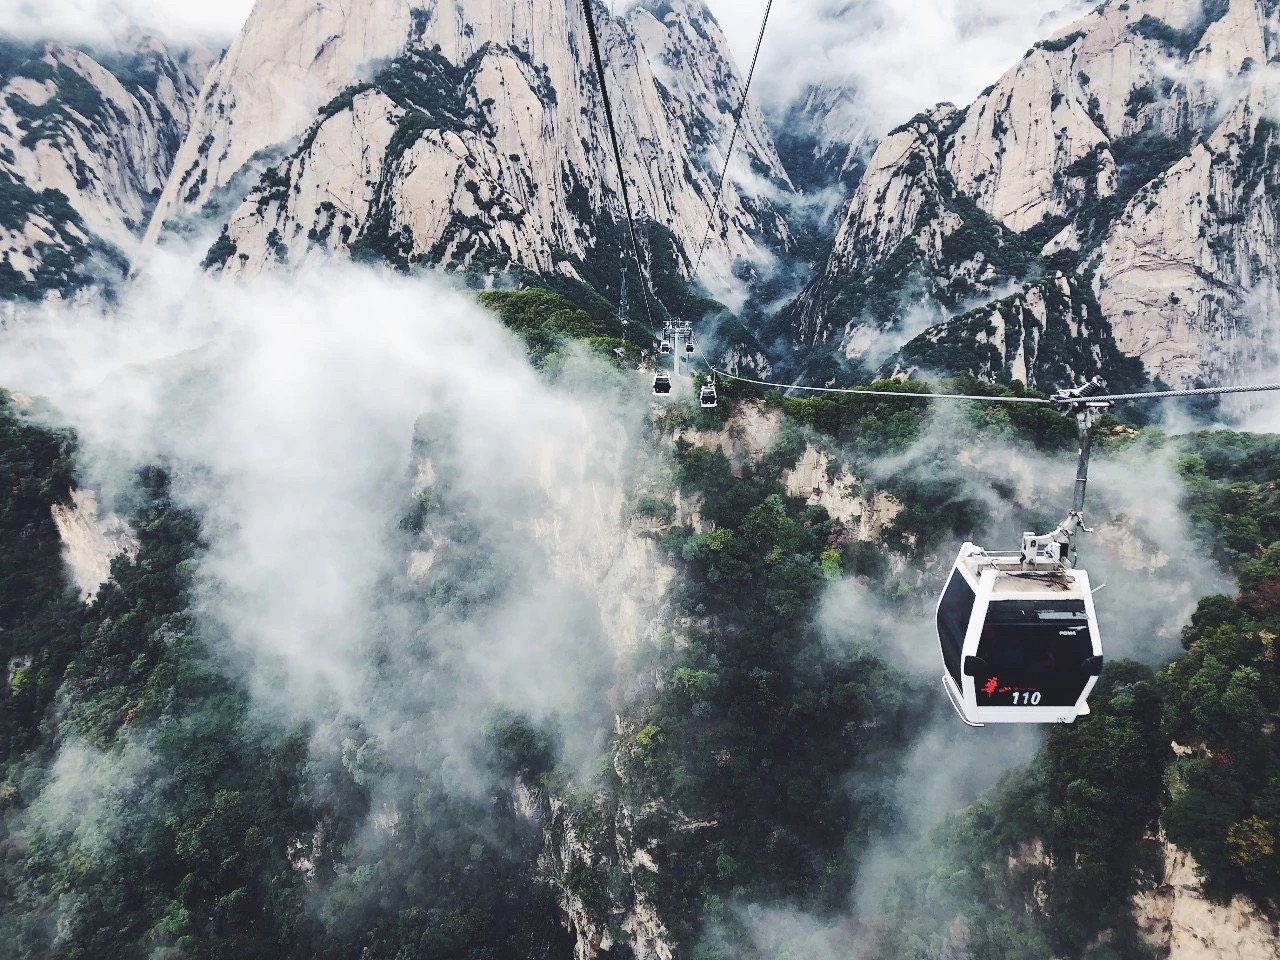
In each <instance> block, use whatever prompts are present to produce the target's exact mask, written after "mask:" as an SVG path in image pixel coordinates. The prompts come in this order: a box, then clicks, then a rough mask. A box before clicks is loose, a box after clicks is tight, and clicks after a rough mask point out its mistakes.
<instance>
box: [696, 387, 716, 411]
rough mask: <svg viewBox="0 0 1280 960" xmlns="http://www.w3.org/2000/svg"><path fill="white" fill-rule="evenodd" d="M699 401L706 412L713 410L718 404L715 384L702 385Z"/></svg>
mask: <svg viewBox="0 0 1280 960" xmlns="http://www.w3.org/2000/svg"><path fill="white" fill-rule="evenodd" d="M699 400H700V402H701V403H702V406H703V407H704V408H705V409H708V410H711V409H713V408H714V407H715V406H716V405H717V404H718V403H719V398H718V397H717V396H716V387H715V384H713V383H706V384H703V386H702V392H701V394H700V396H699Z"/></svg>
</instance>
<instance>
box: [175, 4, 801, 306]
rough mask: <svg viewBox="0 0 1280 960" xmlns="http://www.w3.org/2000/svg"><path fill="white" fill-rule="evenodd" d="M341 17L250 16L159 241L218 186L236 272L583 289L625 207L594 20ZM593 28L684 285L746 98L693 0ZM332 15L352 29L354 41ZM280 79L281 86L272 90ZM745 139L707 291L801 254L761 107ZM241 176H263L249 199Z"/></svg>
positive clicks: (638, 172) (183, 158)
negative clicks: (455, 278)
mask: <svg viewBox="0 0 1280 960" xmlns="http://www.w3.org/2000/svg"><path fill="white" fill-rule="evenodd" d="M347 6H348V5H347V4H343V3H335V2H322V3H318V4H315V3H306V4H303V3H300V2H296V0H272V2H270V3H265V2H260V3H259V4H258V5H257V7H256V8H255V11H254V15H253V17H251V18H250V21H249V22H248V23H247V24H246V26H245V29H244V31H243V33H242V34H241V36H240V37H239V38H238V39H237V41H236V43H235V44H233V46H232V47H231V49H230V50H229V51H228V53H227V55H226V57H225V58H224V60H223V62H222V63H221V64H220V65H219V67H218V68H217V69H216V70H215V71H214V72H213V74H211V76H210V78H209V82H208V84H207V85H206V87H205V90H204V93H203V94H202V98H201V105H200V108H199V110H198V111H197V119H196V122H195V125H194V127H193V129H192V132H191V134H190V135H189V136H188V138H187V141H186V143H185V144H184V146H183V149H182V152H181V154H180V155H179V159H178V163H177V165H176V170H175V175H174V177H173V179H172V180H171V182H170V183H169V185H168V187H167V188H166V191H165V197H164V199H163V200H162V203H161V207H160V210H159V211H158V213H157V216H156V218H155V221H154V223H153V226H152V231H151V232H152V236H153V237H154V236H156V235H158V233H159V230H160V228H161V227H162V225H163V223H164V222H166V221H168V220H171V219H173V218H175V217H179V216H183V215H191V214H195V213H197V212H198V211H200V210H201V209H202V208H203V207H204V206H205V205H206V204H208V202H209V201H210V200H211V199H212V198H214V197H215V196H216V194H217V192H218V191H219V190H221V191H223V193H224V194H228V199H229V200H230V201H231V205H230V206H229V207H227V208H226V209H227V211H228V216H227V222H226V229H225V231H224V233H223V237H222V239H221V240H220V241H219V244H218V245H216V246H215V249H214V250H213V251H211V256H210V260H209V263H210V264H211V265H214V266H220V267H222V268H224V269H227V270H229V271H231V272H233V273H239V272H256V271H259V270H262V269H264V268H266V267H268V266H270V265H271V264H273V263H275V262H278V261H279V262H288V263H300V262H303V261H306V260H308V259H313V258H317V257H320V258H323V257H328V256H333V255H335V254H337V255H344V254H348V253H350V252H352V251H354V252H356V253H357V255H361V256H364V255H373V256H375V257H377V258H380V259H387V260H390V261H391V262H393V263H397V264H401V265H407V264H409V263H430V264H440V265H444V266H446V267H450V268H454V269H468V270H480V271H481V272H483V271H485V270H489V269H493V268H504V267H507V266H511V265H515V266H518V267H519V268H520V269H524V270H529V271H533V272H535V273H539V274H559V275H562V276H566V277H571V278H575V279H584V278H585V274H584V266H583V264H584V263H585V261H586V259H587V257H588V254H589V253H590V251H591V250H593V249H594V248H595V246H596V245H597V244H598V243H600V242H601V239H602V236H603V235H604V234H607V233H609V232H610V231H612V230H613V229H614V228H613V227H611V226H610V223H616V222H617V221H618V220H619V219H620V216H621V208H620V204H619V200H618V193H617V187H616V172H615V171H614V170H613V164H612V158H611V157H610V156H609V155H608V151H607V150H606V149H604V148H603V147H604V142H603V140H602V138H603V130H604V126H603V112H602V107H601V100H600V95H599V91H598V90H597V89H596V84H595V80H594V76H593V74H592V71H591V67H590V60H589V57H590V53H589V48H588V45H587V43H586V32H585V23H584V22H583V21H582V16H581V11H580V10H579V9H578V8H576V7H575V6H574V5H572V4H568V5H564V4H559V5H557V4H544V3H539V2H534V0H521V2H515V3H512V2H498V0H467V2H460V3H454V4H434V3H433V4H427V5H425V6H412V5H410V4H408V3H405V2H393V0H380V2H379V3H376V4H373V5H370V6H367V7H365V8H362V9H361V10H360V11H358V12H356V11H350V10H347V9H346V8H347ZM597 17H598V20H599V25H600V33H601V43H602V47H603V50H604V55H605V57H606V58H607V61H608V71H609V82H610V85H611V86H613V87H614V88H615V93H614V96H615V99H616V101H617V103H618V104H619V107H620V108H619V110H618V111H617V112H618V115H619V117H618V119H619V123H620V131H619V134H620V139H621V143H622V150H623V153H624V157H625V163H626V166H627V177H628V179H629V181H630V186H631V188H632V194H633V196H634V197H635V199H636V203H637V205H638V213H639V215H640V216H642V217H643V218H644V219H646V220H650V221H652V222H653V223H654V224H656V225H658V227H660V228H661V230H662V231H667V232H669V234H670V235H671V236H672V238H673V240H674V243H675V247H674V250H675V251H676V260H677V269H679V270H681V271H683V272H685V273H687V272H689V270H690V269H691V265H692V261H693V260H694V258H695V256H696V248H697V246H698V245H699V244H700V243H701V241H702V236H703V233H704V231H705V226H706V220H707V212H708V210H709V207H710V203H711V200H712V197H713V195H714V188H715V184H716V182H717V179H718V177H719V169H720V166H721V165H722V163H723V158H724V147H725V146H726V145H727V141H728V137H729V128H730V125H731V123H732V113H733V111H734V109H735V108H736V101H737V98H738V97H739V96H740V91H741V80H739V79H738V77H737V72H736V68H735V67H734V65H733V62H732V59H731V57H730V56H729V54H728V49H727V44H726V42H725V39H724V36H723V34H722V33H721V32H720V30H719V27H718V26H717V25H716V24H715V21H714V19H713V18H712V17H711V16H710V14H709V12H708V11H707V9H706V7H705V5H704V4H702V3H701V2H700V0H672V2H662V3H657V2H651V3H641V4H639V5H637V6H635V7H633V8H632V9H631V10H630V11H629V12H628V14H627V16H626V17H625V18H613V17H611V16H609V14H608V12H607V11H606V9H605V8H604V7H603V5H601V6H600V7H599V9H598V10H597ZM330 19H333V20H334V21H335V22H336V21H341V22H342V23H344V24H345V30H344V32H343V34H342V36H341V38H336V34H334V35H331V33H330V27H329V26H328V25H327V24H329V22H330ZM267 76H271V77H272V78H273V80H272V89H271V90H260V89H259V87H260V86H261V85H262V84H263V83H264V82H265V81H264V80H263V78H264V77H267ZM277 77H282V78H283V79H280V80H277V79H274V78H277ZM294 86H297V87H298V88H305V89H306V91H307V94H306V96H305V97H297V96H294V95H293V94H292V93H290V90H291V89H292V88H293V87H294ZM741 142H742V143H743V144H745V155H746V156H747V157H748V164H749V175H747V176H743V177H739V179H740V180H741V181H742V182H743V183H744V184H745V186H742V187H739V186H731V188H730V189H729V190H727V191H726V196H725V202H724V213H723V226H724V227H725V232H726V234H727V240H723V241H718V242H717V244H716V247H715V249H714V250H712V251H711V253H710V255H709V257H708V271H709V276H710V278H711V279H712V281H713V282H715V281H716V280H717V279H718V280H719V281H721V282H724V281H727V280H728V279H729V277H730V274H731V271H732V270H733V268H734V264H735V263H736V262H738V261H741V260H743V259H747V260H751V259H756V258H759V257H761V256H763V255H765V254H764V252H763V251H764V248H765V247H767V246H768V245H769V244H785V243H786V226H785V222H784V220H783V219H782V217H781V215H780V214H778V213H777V212H776V211H775V210H774V209H773V205H772V202H771V201H770V200H769V196H770V194H771V193H772V192H773V191H776V190H781V191H783V192H787V191H790V189H791V185H790V181H789V179H788V178H787V175H786V172H785V170H784V169H783V167H782V164H781V161H780V160H779V158H778V155H777V151H776V149H775V148H774V145H773V141H772V138H771V136H770V135H769V131H768V128H767V127H766V126H765V124H764V122H763V120H762V119H761V118H760V117H759V115H758V114H757V113H756V112H755V111H754V110H752V111H750V112H749V113H748V115H747V117H746V118H745V120H744V136H743V139H742V141H741ZM254 158H256V160H254ZM251 160H253V161H254V162H252V163H251V162H250V161H251ZM246 174H247V175H249V176H250V177H251V178H255V177H259V176H261V179H260V181H259V183H258V184H257V186H256V187H252V188H251V189H249V190H248V193H249V195H248V196H247V198H244V200H243V203H241V202H240V200H239V198H241V197H244V192H245V191H244V190H243V189H241V188H240V187H239V186H238V181H237V180H236V178H237V177H239V178H241V179H243V178H244V177H245V176H246ZM754 181H759V182H758V183H755V182H754ZM249 184H252V179H250V180H249ZM762 245H763V246H762Z"/></svg>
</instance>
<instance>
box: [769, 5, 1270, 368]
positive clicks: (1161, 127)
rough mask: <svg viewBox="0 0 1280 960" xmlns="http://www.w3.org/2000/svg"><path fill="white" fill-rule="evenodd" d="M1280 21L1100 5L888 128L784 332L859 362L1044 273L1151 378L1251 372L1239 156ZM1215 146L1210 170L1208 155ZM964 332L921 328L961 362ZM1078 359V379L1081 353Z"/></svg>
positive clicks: (1259, 103)
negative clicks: (999, 69)
mask: <svg viewBox="0 0 1280 960" xmlns="http://www.w3.org/2000/svg"><path fill="white" fill-rule="evenodd" d="M1276 16H1277V4H1276V3H1275V2H1274V0H1208V2H1201V0H1130V2H1109V3H1104V4H1102V5H1100V6H1099V7H1098V8H1096V9H1095V10H1094V11H1092V12H1091V13H1089V14H1087V15H1086V16H1085V17H1083V18H1082V19H1080V20H1079V21H1077V22H1076V23H1074V24H1071V25H1070V26H1068V27H1066V28H1064V29H1062V30H1061V31H1059V32H1058V33H1057V34H1056V35H1054V36H1053V37H1051V38H1049V39H1047V40H1044V41H1041V42H1039V43H1037V44H1036V45H1035V46H1034V47H1033V48H1032V49H1031V50H1029V51H1028V52H1027V54H1026V56H1025V57H1024V58H1023V59H1022V60H1021V61H1020V62H1019V63H1018V64H1016V65H1015V66H1014V67H1013V68H1011V69H1010V70H1009V71H1008V72H1007V73H1005V75H1004V76H1003V77H1001V78H999V79H998V80H997V81H996V82H995V83H994V84H993V85H992V86H991V87H989V88H988V89H987V90H985V91H984V92H983V93H982V94H981V95H980V96H979V97H978V99H977V100H975V101H974V103H972V104H971V105H969V106H968V107H967V108H965V109H964V110H963V111H960V112H958V113H956V114H947V116H948V118H949V119H947V120H946V121H945V122H944V123H943V124H942V125H940V126H938V127H937V129H936V130H934V129H928V130H926V128H924V127H918V125H911V124H909V125H908V126H907V127H905V128H903V129H902V130H900V131H897V132H895V133H894V134H893V135H891V136H890V137H889V138H888V139H887V140H885V141H884V143H882V144H881V146H880V148H879V150H878V151H877V153H876V155H875V156H874V157H873V158H872V161H871V163H870V166H869V169H868V171H867V174H866V176H865V178H864V180H863V181H862V183H861V185H860V186H859V188H858V190H857V191H856V193H855V195H854V196H853V198H852V200H851V201H850V203H849V204H848V206H847V207H846V209H845V212H844V216H843V219H842V225H841V227H840V229H839V232H838V234H837V238H836V241H835V243H834V245H833V249H832V252H831V254H830V257H829V259H828V261H827V263H826V265H825V268H824V269H823V270H822V272H821V274H820V275H819V277H818V278H816V279H815V280H814V281H813V282H812V283H811V284H810V286H809V288H808V289H807V290H806V291H805V292H804V294H802V296H801V297H800V298H799V300H798V301H797V302H796V304H795V305H794V306H793V308H792V310H791V315H792V316H793V317H794V318H795V322H794V327H795V331H796V337H797V339H798V340H800V341H801V342H822V341H826V340H830V339H833V338H838V339H839V341H840V343H841V348H842V350H843V352H845V353H847V354H848V355H850V356H852V357H854V358H865V356H866V355H867V345H868V344H869V343H872V342H879V341H880V340H881V339H882V338H883V337H884V336H888V337H890V338H892V337H894V336H896V335H899V332H901V331H903V330H904V329H905V328H904V326H903V322H904V318H905V317H906V316H907V314H908V313H912V314H913V315H916V314H918V308H924V309H932V310H937V309H939V308H940V309H941V310H943V311H944V312H949V313H950V314H951V315H955V314H957V313H960V312H963V311H964V310H967V309H973V308H976V307H978V306H980V304H981V298H982V297H984V296H985V297H987V298H991V297H994V296H999V295H1000V294H1001V292H1002V290H1001V286H1002V285H1003V284H1008V283H1010V282H1023V281H1027V280H1034V279H1035V278H1036V277H1037V276H1040V275H1042V274H1043V273H1045V272H1046V271H1055V270H1057V271H1066V272H1068V273H1075V274H1076V275H1077V276H1078V277H1079V278H1080V279H1081V280H1084V281H1086V282H1087V284H1088V285H1089V286H1091V287H1092V288H1093V290H1094V292H1095V295H1096V298H1097V300H1098V302H1099V304H1100V309H1101V316H1100V318H1099V322H1101V323H1102V324H1105V325H1108V326H1111V327H1113V328H1114V330H1115V338H1116V343H1117V345H1118V347H1119V349H1120V351H1121V352H1122V353H1124V354H1129V355H1134V356H1139V357H1141V358H1142V360H1143V362H1144V364H1145V368H1146V370H1147V373H1148V374H1149V375H1151V376H1158V377H1162V378H1165V379H1170V380H1173V381H1176V382H1186V381H1189V380H1195V379H1197V378H1206V379H1211V378H1214V377H1217V376H1220V375H1222V374H1224V373H1225V372H1226V371H1227V370H1229V369H1230V364H1229V363H1228V362H1227V360H1226V358H1228V357H1235V358H1245V357H1247V358H1250V359H1249V364H1250V365H1252V366H1254V367H1257V366H1258V365H1264V364H1265V362H1266V361H1265V360H1264V357H1263V355H1264V354H1265V353H1266V351H1265V350H1263V349H1260V347H1261V345H1262V342H1263V340H1264V339H1265V338H1264V337H1263V335H1262V331H1261V327H1260V326H1259V324H1258V323H1257V322H1256V321H1254V320H1250V319H1249V318H1247V317H1246V316H1245V313H1249V312H1251V308H1250V307H1249V306H1248V305H1250V304H1254V303H1257V302H1260V300H1261V302H1266V303H1270V302H1271V301H1272V299H1274V297H1273V295H1272V294H1271V293H1270V292H1269V291H1270V290H1271V287H1270V286H1268V285H1269V284H1272V283H1273V280H1272V279H1271V278H1272V277H1274V275H1275V270H1276V269H1277V266H1280V263H1278V259H1280V258H1278V257H1277V254H1276V253H1275V250H1276V248H1275V247H1274V246H1272V247H1268V243H1269V237H1270V231H1269V228H1268V227H1267V224H1268V223H1269V221H1270V218H1271V217H1272V216H1274V213H1275V211H1274V207H1273V200H1272V198H1271V197H1269V195H1268V194H1267V191H1266V188H1265V185H1261V186H1260V184H1263V183H1264V181H1265V180H1266V178H1265V177H1262V178H1261V179H1259V178H1252V179H1251V178H1250V177H1249V176H1248V175H1246V174H1245V173H1243V172H1242V171H1241V170H1239V169H1236V164H1237V160H1238V159H1239V157H1238V154H1241V152H1242V150H1241V149H1238V146H1239V145H1240V144H1252V145H1253V146H1252V150H1253V153H1254V154H1259V151H1261V153H1260V154H1259V155H1264V156H1265V155H1268V154H1267V151H1268V150H1269V149H1270V148H1269V147H1268V146H1266V145H1265V144H1266V143H1269V142H1270V136H1271V133H1270V129H1269V128H1262V127H1260V126H1259V122H1260V120H1261V118H1263V117H1264V116H1265V113H1266V109H1267V108H1266V107H1264V106H1263V104H1264V103H1274V97H1271V96H1269V95H1268V94H1259V93H1257V92H1256V91H1258V90H1262V89H1267V88H1268V87H1269V86H1270V85H1271V84H1273V82H1274V81H1273V80H1272V79H1270V78H1271V77H1272V73H1273V71H1274V70H1276V69H1277V68H1276V67H1275V66H1273V65H1272V64H1271V63H1270V61H1271V59H1272V58H1273V57H1274V56H1275V54H1276V51H1277V46H1278V43H1280V41H1278V37H1277V24H1276ZM1250 103H1253V108H1252V109H1250V108H1249V106H1248V104H1250ZM922 130H926V132H923V133H922V132H920V131H922ZM1260 143H1261V144H1263V145H1262V146H1259V145H1258V144H1260ZM1214 144H1217V146H1214ZM1232 144H1235V145H1236V146H1231V145H1232ZM1224 151H1225V153H1224ZM1244 152H1247V151H1244ZM1228 155H1229V156H1230V158H1231V159H1229V160H1225V161H1219V162H1218V164H1217V166H1216V168H1214V169H1217V170H1218V171H1219V172H1218V173H1216V174H1214V173H1211V167H1213V164H1211V163H1210V161H1209V157H1210V156H1219V157H1222V156H1228ZM1250 162H1252V161H1250ZM1227 167H1231V168H1232V170H1233V172H1232V173H1231V174H1230V175H1229V176H1228V177H1227V178H1226V179H1224V178H1223V174H1222V172H1221V171H1223V170H1225V169H1226V168H1227ZM1197 171H1199V172H1197ZM1215 177H1216V179H1214V178H1215ZM1228 184H1229V186H1228ZM1242 189H1245V190H1247V191H1250V192H1247V193H1244V194H1242V193H1241V190H1242ZM1197 197H1198V198H1199V200H1197ZM1210 197H1212V198H1213V200H1212V203H1210V200H1209V198H1210ZM1175 204H1177V205H1180V206H1179V208H1178V209H1175ZM1166 210H1167V213H1166V212H1165V211H1166ZM1196 210H1202V211H1203V215H1204V216H1203V218H1202V219H1196V218H1195V216H1194V215H1193V214H1188V211H1196ZM1228 210H1230V211H1232V212H1230V213H1225V212H1224V211H1228ZM1223 216H1226V217H1228V218H1233V219H1231V220H1230V221H1229V223H1224V222H1223V220H1222V217H1223ZM1211 238H1212V244H1213V249H1212V250H1210V248H1209V243H1210V240H1211ZM944 245H945V246H946V247H947V249H946V250H944V249H943V246H944ZM1072 282H1073V283H1075V282H1076V281H1072ZM1077 286H1078V284H1077ZM975 299H976V300H977V302H975ZM1242 311H1243V312H1242ZM1254 312H1256V311H1254ZM937 319H938V321H939V322H941V321H942V320H944V319H945V316H939V317H938V318H937ZM1053 322H1054V323H1061V324H1068V323H1069V322H1070V317H1068V316H1065V315H1064V316H1062V317H1057V318H1054V321H1053ZM972 329H974V328H973V327H972V325H966V324H950V325H949V326H947V327H946V328H940V329H939V330H936V331H933V332H931V333H930V334H929V336H930V337H931V338H932V339H931V342H933V343H943V344H944V345H945V344H950V346H948V347H947V349H946V350H944V351H943V353H944V354H946V355H948V356H953V357H955V358H957V363H958V364H959V368H961V369H974V368H976V367H981V366H983V363H981V362H979V361H978V354H979V353H981V350H979V349H978V346H977V344H976V343H973V342H970V343H969V346H968V347H966V348H963V349H962V348H961V347H960V346H959V345H958V344H956V343H951V342H950V341H949V340H948V338H949V337H953V336H961V337H962V338H963V337H965V336H968V334H962V333H961V331H963V330H969V331H971V330H972ZM908 332H914V331H908ZM966 349H968V350H969V351H970V352H969V353H968V354H965V350H966ZM983 349H985V348H983ZM973 351H977V352H976V353H975V352H973ZM930 352H931V353H932V354H933V355H935V356H937V355H938V352H937V351H936V350H931V351H930ZM962 354H964V355H965V356H966V357H967V358H968V359H965V360H964V361H963V362H961V361H960V359H959V358H960V357H961V355H962ZM1078 360H1079V364H1078V365H1077V366H1076V367H1071V365H1068V369H1069V370H1073V371H1074V372H1075V373H1076V374H1080V373H1083V371H1084V369H1085V368H1086V367H1088V366H1089V363H1090V361H1089V358H1088V357H1087V356H1086V355H1085V354H1080V355H1079V356H1078ZM997 366H999V365H997ZM1041 372H1042V373H1044V372H1045V371H1041ZM1118 375H1120V376H1127V374H1123V373H1118ZM1032 379H1033V380H1034V379H1035V376H1034V375H1032Z"/></svg>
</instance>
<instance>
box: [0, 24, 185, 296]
mask: <svg viewBox="0 0 1280 960" xmlns="http://www.w3.org/2000/svg"><path fill="white" fill-rule="evenodd" d="M208 66H209V57H208V55H207V54H206V53H204V52H203V51H201V50H189V51H185V52H173V51H170V50H168V49H167V48H166V47H165V46H164V45H163V44H162V43H160V42H159V41H157V40H155V39H153V38H150V37H135V38H133V39H130V40H128V41H126V42H123V43H121V44H120V49H119V50H116V51H109V52H101V53H93V54H91V53H89V52H86V51H85V50H81V49H77V48H75V47H71V46H68V45H66V44H61V43H42V44H35V45H31V44H27V43H18V42H11V41H6V40H3V39H0V298H4V299H10V298H21V299H26V300H38V299H41V298H43V297H45V296H48V295H56V296H67V295H71V294H73V293H74V292H75V291H77V290H80V289H83V288H84V287H86V286H88V285H89V284H91V283H94V282H107V283H111V282H113V281H119V280H121V279H122V278H123V273H124V271H125V270H126V269H127V265H128V263H129V262H130V261H131V260H132V259H133V256H134V248H135V247H136V245H137V237H138V235H139V234H140V233H141V232H142V229H143V227H144V226H145V224H146V223H147V220H148V219H149V217H150V215H151V211H152V210H153V209H154V207H155V204H156V199H157V197H158V196H159V194H160V191H161V189H162V188H163V186H164V183H165V181H166V179H167V178H168V175H169V170H170V168H171V166H172V163H173V158H174V155H175V154H176V153H177V151H178V147H179V145H180V144H181V142H182V138H183V136H184V135H185V134H186V130H187V126H188V124H189V122H190V115H191V109H192V107H193V105H194V103H195V99H196V96H197V93H198V90H199V86H200V83H201V81H202V80H203V76H204V73H205V71H206V70H207V69H208Z"/></svg>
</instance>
